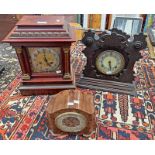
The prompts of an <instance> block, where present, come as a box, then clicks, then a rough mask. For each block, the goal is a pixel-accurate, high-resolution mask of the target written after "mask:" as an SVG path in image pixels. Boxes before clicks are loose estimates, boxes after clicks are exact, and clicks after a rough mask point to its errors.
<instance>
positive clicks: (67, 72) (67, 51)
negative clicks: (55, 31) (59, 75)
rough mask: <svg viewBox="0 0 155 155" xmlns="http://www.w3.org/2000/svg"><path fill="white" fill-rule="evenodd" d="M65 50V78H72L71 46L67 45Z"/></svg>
mask: <svg viewBox="0 0 155 155" xmlns="http://www.w3.org/2000/svg"><path fill="white" fill-rule="evenodd" d="M63 52H64V76H63V78H64V79H70V78H71V74H70V62H67V61H70V48H69V47H65V48H63Z"/></svg>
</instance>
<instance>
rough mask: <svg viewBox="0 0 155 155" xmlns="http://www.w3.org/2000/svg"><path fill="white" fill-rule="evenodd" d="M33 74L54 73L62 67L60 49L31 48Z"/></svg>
mask: <svg viewBox="0 0 155 155" xmlns="http://www.w3.org/2000/svg"><path fill="white" fill-rule="evenodd" d="M28 50H29V55H30V64H31V69H32V71H33V72H54V71H57V70H59V67H60V48H56V47H55V48H29V49H28Z"/></svg>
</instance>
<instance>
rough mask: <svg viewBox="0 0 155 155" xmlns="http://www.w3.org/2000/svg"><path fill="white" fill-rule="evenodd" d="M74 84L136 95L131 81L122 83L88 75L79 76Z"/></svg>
mask: <svg viewBox="0 0 155 155" xmlns="http://www.w3.org/2000/svg"><path fill="white" fill-rule="evenodd" d="M76 85H77V87H81V88H86V89H95V90H101V91H106V92H114V93H120V94H129V95H136V90H135V86H134V84H131V83H122V82H116V81H107V80H100V79H94V78H89V77H81V78H80V80H79V81H77V82H76Z"/></svg>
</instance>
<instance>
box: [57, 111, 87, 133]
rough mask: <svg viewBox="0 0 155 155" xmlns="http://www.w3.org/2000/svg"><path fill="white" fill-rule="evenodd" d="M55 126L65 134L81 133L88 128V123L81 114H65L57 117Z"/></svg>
mask: <svg viewBox="0 0 155 155" xmlns="http://www.w3.org/2000/svg"><path fill="white" fill-rule="evenodd" d="M55 124H56V126H57V128H58V129H60V130H62V131H64V132H80V131H82V130H83V129H84V128H85V127H86V124H87V121H86V117H85V116H84V115H82V114H80V113H76V112H65V113H62V114H60V115H58V116H57V117H56V119H55Z"/></svg>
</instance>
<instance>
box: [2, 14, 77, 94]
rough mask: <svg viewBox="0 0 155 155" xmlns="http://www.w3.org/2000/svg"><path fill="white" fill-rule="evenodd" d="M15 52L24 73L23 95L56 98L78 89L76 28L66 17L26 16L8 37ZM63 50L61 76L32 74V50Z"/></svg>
mask: <svg viewBox="0 0 155 155" xmlns="http://www.w3.org/2000/svg"><path fill="white" fill-rule="evenodd" d="M3 42H8V43H10V44H11V45H12V46H13V47H14V48H15V49H16V53H17V56H18V60H19V63H20V66H21V70H22V81H21V85H20V87H19V90H20V91H21V94H22V95H39V94H42V95H44V94H55V93H58V92H59V91H61V90H64V89H74V88H75V80H74V73H73V70H72V67H71V64H70V46H71V44H72V42H75V36H74V33H73V30H72V28H71V27H70V26H69V24H67V23H66V21H65V20H64V17H63V16H24V17H23V18H22V19H21V20H20V21H19V22H18V23H17V24H16V26H15V27H14V28H13V29H12V31H11V32H10V33H9V34H8V35H7V36H6V37H5V39H4V40H3ZM30 47H33V48H51V47H60V48H61V66H62V67H61V73H56V72H50V73H49V72H48V73H46V72H40V73H34V72H32V68H31V65H30V57H29V51H28V48H30Z"/></svg>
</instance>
